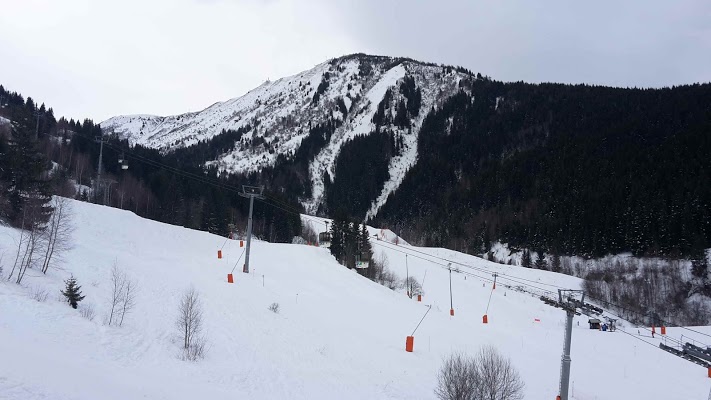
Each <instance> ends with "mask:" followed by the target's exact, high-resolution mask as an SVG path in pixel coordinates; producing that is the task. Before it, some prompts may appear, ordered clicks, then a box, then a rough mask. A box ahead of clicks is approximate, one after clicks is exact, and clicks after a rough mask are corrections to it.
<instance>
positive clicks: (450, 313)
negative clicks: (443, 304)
mask: <svg viewBox="0 0 711 400" xmlns="http://www.w3.org/2000/svg"><path fill="white" fill-rule="evenodd" d="M449 315H451V316H454V309H453V308H450V309H449Z"/></svg>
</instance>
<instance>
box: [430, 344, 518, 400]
mask: <svg viewBox="0 0 711 400" xmlns="http://www.w3.org/2000/svg"><path fill="white" fill-rule="evenodd" d="M523 388H524V384H523V381H521V378H520V377H519V375H518V372H516V369H515V368H514V367H513V366H512V365H511V361H509V360H508V359H507V358H505V357H504V356H502V355H501V354H499V352H498V351H496V349H495V348H494V347H490V346H488V347H482V348H481V349H480V350H479V353H478V354H477V355H476V356H475V357H473V358H471V357H467V356H465V355H463V354H453V355H452V356H450V357H449V358H448V359H446V360H445V361H444V364H443V365H442V368H441V369H440V372H439V375H438V376H437V387H436V388H435V395H436V396H437V397H438V398H439V399H441V400H521V399H523Z"/></svg>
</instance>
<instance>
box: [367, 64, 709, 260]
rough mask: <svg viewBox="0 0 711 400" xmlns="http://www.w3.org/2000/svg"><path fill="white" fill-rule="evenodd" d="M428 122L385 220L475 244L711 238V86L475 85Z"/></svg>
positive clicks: (590, 244) (686, 250) (677, 244)
mask: <svg viewBox="0 0 711 400" xmlns="http://www.w3.org/2000/svg"><path fill="white" fill-rule="evenodd" d="M468 89H469V90H470V91H471V94H467V93H466V92H465V91H461V92H460V93H459V94H458V95H456V96H454V97H452V98H450V99H449V100H448V101H447V102H446V103H445V104H444V105H443V106H442V107H441V108H439V109H436V110H431V112H430V114H429V115H428V116H427V118H426V120H425V122H424V124H423V127H422V130H421V131H420V134H419V138H418V143H419V160H418V162H417V164H416V165H415V166H414V168H412V170H410V171H409V173H408V175H407V177H406V179H405V181H404V182H403V184H402V185H401V186H400V188H399V189H398V190H397V191H396V192H395V193H394V194H393V195H392V196H391V198H390V199H389V200H388V202H387V203H386V204H385V206H384V208H383V209H382V211H381V213H380V214H379V217H378V218H377V221H376V224H379V225H387V226H390V227H391V228H393V229H396V231H399V232H402V234H403V236H404V237H406V238H407V239H408V240H410V241H412V242H415V243H421V244H426V245H429V246H444V247H449V248H455V249H461V250H465V251H470V252H474V253H481V252H485V251H486V250H488V244H489V241H490V240H496V239H498V240H501V241H504V242H508V243H509V244H511V245H512V246H521V247H528V248H534V249H537V250H538V249H540V250H543V251H546V252H549V253H556V254H560V253H562V254H576V255H583V256H600V255H603V254H608V253H613V254H614V253H617V252H624V251H631V252H633V253H634V254H635V255H668V256H679V255H688V254H691V253H694V252H695V251H698V250H699V249H701V248H708V247H709V246H711V185H709V182H711V180H710V179H709V178H710V174H711V85H708V84H705V85H691V86H681V87H675V88H665V89H646V90H645V89H617V88H607V87H594V86H588V85H562V84H539V85H533V84H525V83H501V82H496V81H492V80H489V79H486V78H485V79H477V80H473V81H471V82H468Z"/></svg>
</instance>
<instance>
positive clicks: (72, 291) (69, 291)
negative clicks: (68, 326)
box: [62, 276, 84, 309]
mask: <svg viewBox="0 0 711 400" xmlns="http://www.w3.org/2000/svg"><path fill="white" fill-rule="evenodd" d="M64 284H65V285H66V288H65V289H64V290H63V291H62V294H63V295H64V297H66V298H67V303H69V305H70V306H72V308H74V309H76V308H77V304H79V302H80V301H82V300H84V296H82V295H81V286H79V285H77V280H76V278H74V277H73V276H72V277H71V278H69V279H67V280H66V281H64Z"/></svg>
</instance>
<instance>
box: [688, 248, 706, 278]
mask: <svg viewBox="0 0 711 400" xmlns="http://www.w3.org/2000/svg"><path fill="white" fill-rule="evenodd" d="M708 267H709V266H708V258H707V257H706V251H705V250H703V249H700V250H698V251H696V252H695V254H694V256H693V257H692V259H691V273H692V274H693V275H694V276H695V277H697V278H704V279H705V278H707V277H708V275H707V273H708Z"/></svg>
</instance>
